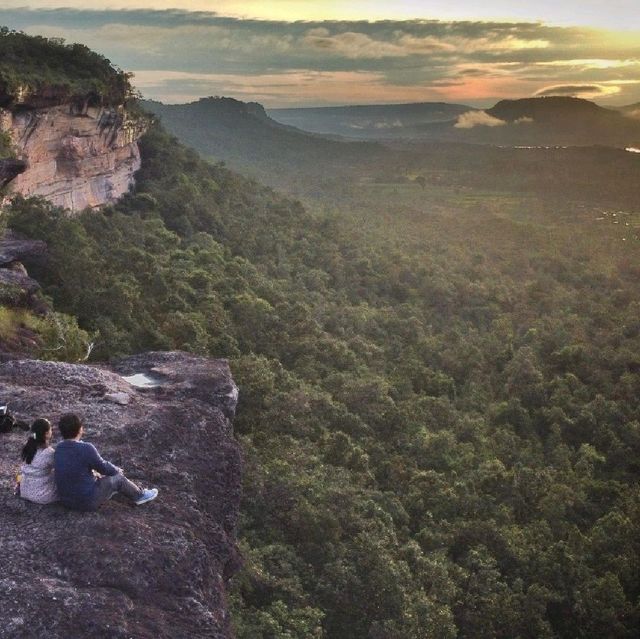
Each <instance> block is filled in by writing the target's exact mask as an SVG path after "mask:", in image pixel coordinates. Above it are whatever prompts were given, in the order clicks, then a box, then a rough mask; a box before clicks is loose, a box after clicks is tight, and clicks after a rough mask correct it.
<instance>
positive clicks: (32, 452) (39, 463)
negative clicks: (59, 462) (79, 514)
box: [20, 419, 58, 504]
mask: <svg viewBox="0 0 640 639" xmlns="http://www.w3.org/2000/svg"><path fill="white" fill-rule="evenodd" d="M50 443H51V423H50V422H49V420H48V419H36V420H35V421H34V422H33V424H31V432H30V434H29V439H28V440H27V443H26V444H25V445H24V447H23V449H22V454H21V457H22V461H23V464H22V466H21V467H20V497H22V498H23V499H27V500H29V501H33V502H35V503H36V504H50V503H52V502H54V501H58V491H57V490H56V482H55V478H54V472H53V455H54V450H53V448H52V447H51V446H50Z"/></svg>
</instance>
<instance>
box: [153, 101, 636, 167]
mask: <svg viewBox="0 0 640 639" xmlns="http://www.w3.org/2000/svg"><path fill="white" fill-rule="evenodd" d="M145 105H146V107H147V108H148V109H149V110H151V111H152V112H153V113H155V114H157V115H160V116H161V117H162V120H163V121H164V123H165V124H166V126H167V127H168V128H169V129H170V130H171V131H173V132H174V133H175V134H176V135H178V136H179V137H180V138H181V139H183V140H185V141H187V143H189V144H193V145H194V146H195V147H196V148H198V149H199V150H200V151H203V145H204V142H205V140H203V137H202V136H203V135H204V136H205V138H207V139H208V140H209V142H210V145H209V147H212V146H213V147H215V149H216V153H215V155H219V156H220V157H225V158H226V159H228V160H229V161H231V162H234V161H236V160H237V161H240V160H242V158H243V157H244V156H246V154H250V155H251V157H252V161H254V160H255V159H256V157H260V156H261V155H262V154H266V155H268V156H270V157H271V158H272V161H276V162H278V161H280V160H282V161H285V160H286V163H289V162H290V161H291V160H295V158H296V157H299V158H300V160H301V161H303V162H308V161H310V160H313V159H314V158H315V159H318V160H321V159H326V158H332V157H335V156H336V154H337V153H338V152H339V153H340V161H341V162H350V161H352V160H353V159H355V158H362V156H363V154H364V155H365V156H366V155H367V154H370V153H372V152H373V151H372V149H371V148H368V147H363V146H361V145H357V144H353V143H352V142H350V143H349V144H346V142H347V141H349V140H369V141H389V140H395V141H398V140H407V141H409V140H411V141H414V142H415V141H416V140H418V141H439V142H460V143H473V144H492V145H498V146H528V145H531V146H544V145H548V146H590V145H593V144H596V145H604V146H616V147H627V146H636V147H637V146H640V117H638V115H640V105H638V104H634V105H628V106H626V107H621V108H619V109H608V108H604V107H601V106H598V105H597V104H595V103H594V102H590V101H588V100H583V99H579V98H571V97H546V98H526V99H520V100H502V101H500V102H498V103H497V104H496V105H495V106H493V107H492V108H490V109H486V110H479V109H473V108H471V107H467V106H465V105H461V104H446V103H440V102H438V103H419V104H392V105H363V106H350V107H319V108H301V109H272V110H268V111H265V109H264V108H263V107H262V106H261V105H259V104H257V103H243V102H239V101H237V100H232V99H230V98H203V99H201V100H199V101H197V102H193V103H190V104H181V105H164V104H161V103H158V102H146V103H145ZM203 122H206V126H204V124H203ZM195 129H200V130H199V131H198V133H194V131H195ZM190 136H191V137H193V140H191V139H190ZM311 139H313V142H312V143H311ZM336 145H338V146H336ZM345 153H346V156H345V155H344V154H345Z"/></svg>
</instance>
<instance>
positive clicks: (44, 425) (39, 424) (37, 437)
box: [21, 418, 51, 464]
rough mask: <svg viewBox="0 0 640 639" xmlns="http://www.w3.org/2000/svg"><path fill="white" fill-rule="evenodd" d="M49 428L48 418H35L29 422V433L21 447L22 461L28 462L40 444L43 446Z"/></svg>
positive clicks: (31, 459)
mask: <svg viewBox="0 0 640 639" xmlns="http://www.w3.org/2000/svg"><path fill="white" fill-rule="evenodd" d="M50 430H51V423H50V422H49V420H48V419H43V418H41V419H36V420H35V421H34V422H33V424H31V434H30V435H29V439H27V443H26V444H25V445H24V446H23V447H22V453H21V457H22V461H24V462H25V463H27V464H30V463H31V462H32V461H33V458H34V457H35V456H36V452H37V450H38V448H39V447H40V446H44V445H45V444H46V443H47V441H46V439H45V437H46V435H47V433H48V432H49V431H50Z"/></svg>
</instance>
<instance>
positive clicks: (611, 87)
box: [535, 84, 620, 99]
mask: <svg viewBox="0 0 640 639" xmlns="http://www.w3.org/2000/svg"><path fill="white" fill-rule="evenodd" d="M616 93H620V87H619V86H616V85H615V84H608V85H603V84H559V85H555V86H550V87H544V88H542V89H539V90H538V91H536V93H535V95H536V97H539V98H542V97H548V96H568V97H573V98H587V99H592V98H597V97H602V96H607V95H613V94H616Z"/></svg>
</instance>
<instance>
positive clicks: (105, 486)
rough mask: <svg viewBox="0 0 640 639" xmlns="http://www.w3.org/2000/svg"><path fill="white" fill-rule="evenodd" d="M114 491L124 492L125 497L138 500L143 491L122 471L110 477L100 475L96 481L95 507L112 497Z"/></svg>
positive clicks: (93, 503)
mask: <svg viewBox="0 0 640 639" xmlns="http://www.w3.org/2000/svg"><path fill="white" fill-rule="evenodd" d="M114 493H122V494H123V495H124V496H125V497H128V498H129V499H131V500H132V501H136V500H137V499H140V497H141V495H142V493H143V491H142V489H141V488H138V486H136V485H135V484H134V483H133V482H132V481H130V480H129V479H127V478H126V477H125V476H124V475H123V474H122V473H118V474H117V475H111V476H109V477H100V479H98V481H97V482H96V488H95V492H94V494H93V500H92V506H93V508H94V509H97V508H99V507H100V506H101V505H102V504H104V502H106V501H108V500H109V499H111V497H112V496H113V494H114Z"/></svg>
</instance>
